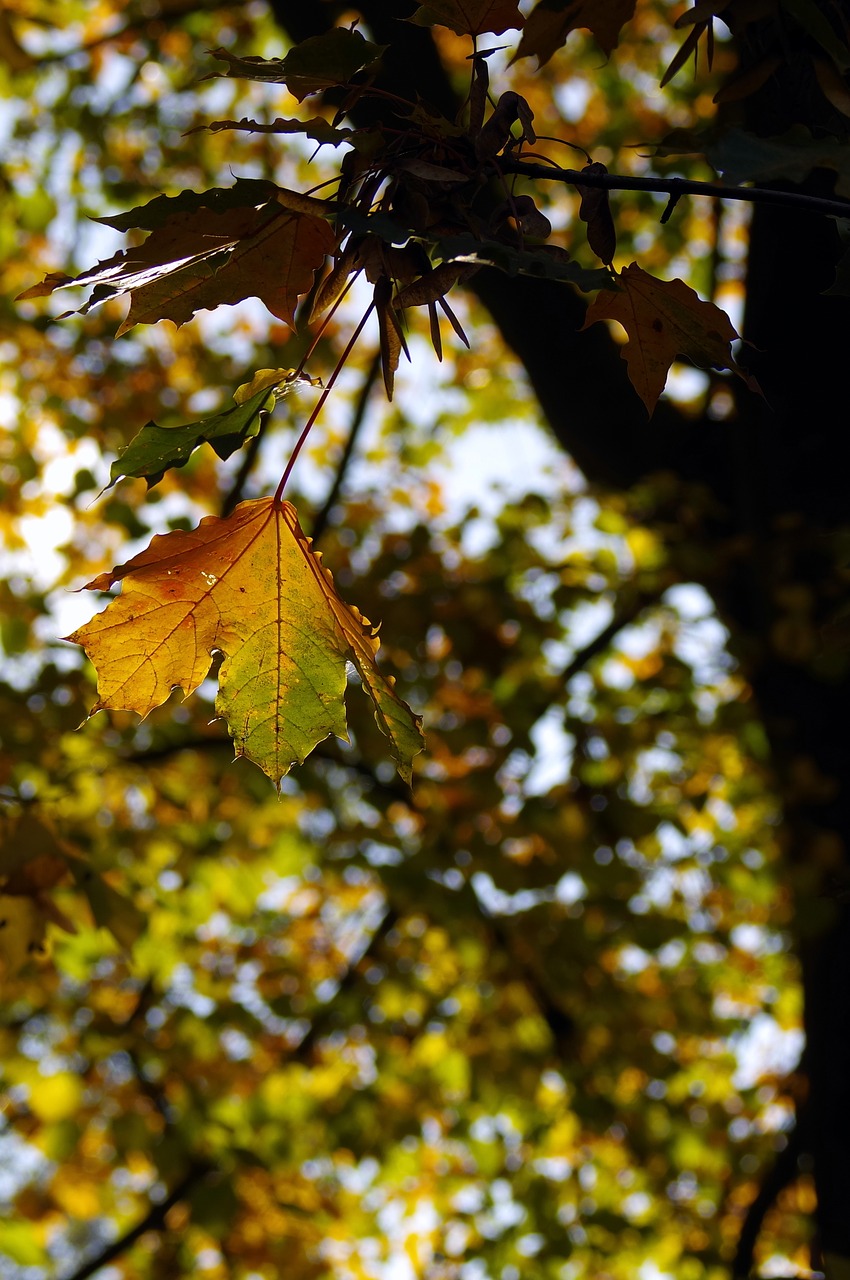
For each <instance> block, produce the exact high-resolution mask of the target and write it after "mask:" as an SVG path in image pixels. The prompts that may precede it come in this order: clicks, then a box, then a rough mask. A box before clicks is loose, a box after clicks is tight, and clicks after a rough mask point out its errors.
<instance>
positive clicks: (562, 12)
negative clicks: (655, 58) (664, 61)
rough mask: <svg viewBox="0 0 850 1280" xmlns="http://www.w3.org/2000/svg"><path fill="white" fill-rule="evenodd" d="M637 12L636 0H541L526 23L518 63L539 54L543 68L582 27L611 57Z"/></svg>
mask: <svg viewBox="0 0 850 1280" xmlns="http://www.w3.org/2000/svg"><path fill="white" fill-rule="evenodd" d="M634 11H635V0H538V4H537V5H536V6H535V7H534V9H532V11H531V13H530V14H529V15H528V17H527V18H526V20H525V27H524V29H523V33H522V39H521V40H520V43H519V48H518V49H517V52H516V55H515V57H514V62H516V60H517V58H529V57H531V56H532V54H536V56H537V58H538V61H539V63H540V65H541V66H542V65H543V64H544V62H548V61H549V59H550V58H551V57H552V55H553V54H554V53H556V52H557V51H558V49H560V48H562V46H563V45H564V44H566V41H567V37H568V36H569V35H571V34H572V32H573V31H577V30H578V29H579V27H585V28H586V29H587V30H588V31H590V32H592V34H593V35H594V36H595V38H596V40H597V42H598V44H599V46H600V48H601V49H602V50H603V51H604V53H605V54H606V56H609V57H610V55H611V53H612V51H613V50H614V49H616V47H617V44H618V41H619V39H620V28H621V27H622V26H623V25H624V23H626V22H628V21H629V19H630V18H632V17H633V15H634Z"/></svg>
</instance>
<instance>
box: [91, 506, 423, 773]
mask: <svg viewBox="0 0 850 1280" xmlns="http://www.w3.org/2000/svg"><path fill="white" fill-rule="evenodd" d="M116 582H121V583H123V590H122V593H121V595H120V596H119V597H118V598H117V599H116V600H113V601H112V602H111V604H110V605H109V606H108V607H107V609H105V610H104V612H103V613H101V614H98V615H97V616H96V617H95V618H93V619H92V620H91V622H89V623H87V624H86V625H85V626H84V627H81V628H80V629H79V630H78V631H75V632H74V634H73V635H72V636H69V637H68V639H69V640H73V641H74V642H75V643H77V644H81V645H82V646H83V647H84V648H85V650H86V652H87V654H88V655H89V657H90V658H91V660H92V662H93V663H94V665H95V668H96V669H97V673H98V701H97V704H96V705H95V706H94V707H93V708H92V714H94V712H95V711H99V710H101V709H102V708H111V709H113V710H126V711H137V712H138V713H139V714H140V715H142V716H146V715H147V714H148V712H150V711H152V710H153V708H154V707H157V706H159V705H160V704H161V703H163V702H165V700H166V699H167V698H168V696H169V694H170V693H171V691H172V689H174V688H180V689H182V690H183V692H184V693H185V694H186V695H188V694H190V693H191V692H192V691H193V690H194V689H197V687H198V685H199V684H200V683H201V681H202V680H203V679H204V678H205V677H206V675H207V672H208V671H209V668H210V661H211V656H212V655H213V654H214V653H216V652H220V653H222V654H224V659H225V660H224V662H223V663H222V666H221V670H220V672H219V692H218V697H217V699H216V711H217V712H218V714H219V716H221V717H222V718H223V719H224V720H225V721H226V722H227V727H228V730H229V732H230V734H231V736H232V738H233V741H234V746H235V748H236V754H237V755H238V756H239V755H245V756H247V757H248V759H249V760H253V761H254V762H255V763H256V764H258V765H259V766H260V768H261V769H263V771H264V772H265V773H267V774H268V776H269V777H270V778H271V779H272V781H273V782H274V783H275V784H278V783H279V782H280V779H281V778H282V777H283V775H284V774H285V773H287V772H288V771H289V769H290V768H291V767H292V765H293V764H295V763H298V764H300V763H302V762H303V761H304V759H305V758H306V757H307V756H308V755H309V753H310V752H311V751H312V750H313V748H314V747H315V746H317V744H318V743H319V742H322V741H323V740H324V739H325V738H327V737H328V736H329V735H330V734H336V735H337V737H340V738H344V739H347V737H348V735H347V730H346V719H345V705H344V694H345V686H346V679H347V676H346V664H347V663H349V662H350V663H352V665H353V666H354V668H355V669H356V671H357V673H358V674H359V676H360V679H361V680H362V682H363V687H364V689H365V690H366V692H367V693H368V694H369V696H370V698H371V699H372V701H373V703H374V706H375V718H376V720H377V722H378V726H379V728H380V729H381V730H382V732H383V733H384V734H385V735H386V736H387V738H389V741H390V746H391V750H392V754H393V756H394V758H395V760H396V763H397V766H398V770H399V773H400V774H401V776H402V777H403V778H404V779H405V780H406V781H408V782H409V781H410V777H411V761H412V759H413V756H414V755H416V753H417V752H418V751H421V749H422V746H423V739H422V731H421V728H420V720H419V717H418V716H415V715H414V714H413V712H412V711H411V710H410V708H409V707H408V706H407V704H406V703H405V702H403V701H402V700H401V698H399V696H398V694H397V693H396V692H395V690H394V688H393V680H392V678H391V677H389V676H384V675H382V673H381V672H380V670H379V669H378V666H377V664H376V661H375V658H376V654H377V652H378V647H379V641H378V638H377V628H375V627H373V626H372V625H371V624H370V622H369V621H368V619H366V618H364V617H363V616H362V615H361V614H360V613H359V612H358V610H357V609H355V608H352V607H351V606H349V605H347V604H345V603H344V601H343V600H342V599H341V598H340V596H339V595H338V594H337V592H336V588H335V587H334V584H333V579H332V578H331V575H330V573H329V572H328V570H327V569H325V568H323V566H322V563H321V557H320V556H319V555H318V554H317V553H316V552H314V551H313V550H312V548H311V545H310V540H309V539H308V538H307V537H305V535H304V533H303V532H302V530H301V527H300V526H299V524H298V518H297V515H296V512H295V508H294V507H293V506H292V504H291V503H289V502H285V501H278V500H276V499H274V498H263V499H259V500H256V501H251V502H243V503H241V504H240V505H239V506H238V507H237V508H236V510H235V511H234V512H233V513H232V515H230V516H227V517H226V518H222V517H220V516H207V517H206V518H205V519H204V520H202V521H201V523H200V525H199V526H198V527H197V529H193V530H191V531H189V532H184V531H183V530H177V531H175V532H173V533H167V534H160V535H157V536H156V537H155V538H153V540H152V541H151V544H150V546H149V547H147V548H146V550H144V551H142V552H141V553H140V554H139V555H137V556H134V557H133V559H132V560H129V561H128V562H127V563H126V564H124V565H119V566H118V567H117V568H115V569H113V570H112V571H111V572H110V573H104V574H101V575H100V576H99V577H97V578H95V579H94V580H93V581H92V582H90V583H89V584H88V586H89V588H91V589H93V590H98V591H105V590H107V589H108V588H109V587H111V586H113V585H114V584H115V583H116Z"/></svg>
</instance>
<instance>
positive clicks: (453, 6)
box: [410, 0, 523, 36]
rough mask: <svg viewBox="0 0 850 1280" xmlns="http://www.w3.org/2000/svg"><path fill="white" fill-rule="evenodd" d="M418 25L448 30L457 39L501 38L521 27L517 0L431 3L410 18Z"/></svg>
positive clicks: (442, 0) (436, 0) (468, 0)
mask: <svg viewBox="0 0 850 1280" xmlns="http://www.w3.org/2000/svg"><path fill="white" fill-rule="evenodd" d="M410 21H411V22H415V23H416V24H417V25H418V26H422V27H431V26H435V25H436V26H441V27H450V28H451V30H452V31H455V32H456V33H457V34H458V35H459V36H480V35H483V34H484V33H485V32H489V33H491V34H492V35H501V33H502V32H503V31H507V30H509V29H512V28H518V27H521V26H522V21H523V20H522V14H521V13H520V11H519V7H518V5H517V4H516V0H431V2H430V4H421V5H420V6H419V8H418V9H417V10H416V12H415V13H414V15H413V17H412V18H411V19H410Z"/></svg>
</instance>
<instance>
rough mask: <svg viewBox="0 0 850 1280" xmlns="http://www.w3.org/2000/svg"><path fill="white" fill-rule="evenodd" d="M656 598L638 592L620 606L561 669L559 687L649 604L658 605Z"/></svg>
mask: <svg viewBox="0 0 850 1280" xmlns="http://www.w3.org/2000/svg"><path fill="white" fill-rule="evenodd" d="M658 598H659V597H658V596H656V595H649V594H644V593H642V592H639V593H638V594H637V595H636V596H634V598H633V599H632V600H630V601H629V602H628V604H625V605H622V606H621V607H620V608H619V609H618V610H617V611H616V612H615V614H614V616H613V618H612V619H611V621H610V622H609V623H608V625H607V626H606V627H603V628H602V630H601V631H600V632H599V633H598V635H595V636H594V637H593V639H592V640H590V641H588V643H587V644H586V645H585V646H584V648H583V649H579V650H578V652H577V653H575V654H574V655H573V657H572V658H570V660H569V662H568V663H567V665H566V666H565V667H563V668H562V669H561V670H560V671H559V672H558V675H557V680H558V684H559V686H563V685H566V684H568V683H569V681H570V680H572V678H573V676H576V675H578V673H579V672H580V671H583V670H584V668H585V667H586V666H587V665H588V663H589V662H592V661H593V659H594V658H598V657H599V655H600V654H601V653H604V652H605V650H606V649H608V648H609V647H610V644H611V641H612V640H613V639H614V637H615V636H616V635H618V634H619V632H621V631H622V630H623V629H624V628H625V627H628V626H630V625H631V624H632V623H633V622H636V621H637V619H638V618H639V617H640V615H641V614H642V613H643V611H644V609H646V608H647V607H648V606H649V605H651V604H657V603H658Z"/></svg>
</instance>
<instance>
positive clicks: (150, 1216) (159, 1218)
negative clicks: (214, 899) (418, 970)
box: [66, 907, 398, 1280]
mask: <svg viewBox="0 0 850 1280" xmlns="http://www.w3.org/2000/svg"><path fill="white" fill-rule="evenodd" d="M397 922H398V916H397V914H396V912H395V911H394V910H393V909H392V908H391V907H390V908H388V909H387V910H386V911H385V912H384V915H383V916H382V917H381V920H380V922H379V924H378V926H377V928H376V929H375V930H374V931H373V932H372V934H371V935H370V937H369V941H368V942H367V944H366V946H365V947H364V948H363V949H362V950H361V951H360V952H359V953H358V954H357V955H356V956H353V957H352V958H351V960H350V961H349V963H348V965H347V967H346V970H345V972H344V974H343V975H342V977H341V978H340V980H339V983H338V985H337V989H336V992H335V994H334V997H333V999H332V1000H330V1001H329V1002H328V1003H327V1005H326V1006H325V1007H324V1008H323V1009H322V1011H321V1013H320V1015H319V1016H318V1017H315V1018H314V1019H313V1021H312V1023H311V1024H310V1027H309V1028H308V1030H307V1032H306V1034H305V1035H304V1036H303V1037H302V1039H301V1040H299V1042H298V1044H297V1045H295V1047H294V1048H293V1050H292V1052H291V1053H290V1054H289V1056H288V1061H294V1062H305V1061H306V1059H307V1058H308V1056H309V1054H310V1053H311V1052H312V1050H313V1048H314V1046H315V1044H316V1041H317V1040H318V1038H319V1037H320V1036H321V1035H322V1034H323V1033H324V1031H325V1029H326V1028H327V1026H328V1022H329V1020H330V1018H331V1017H332V1016H333V1012H334V1008H335V1006H336V1002H337V1000H338V999H339V997H340V996H341V995H343V994H344V993H345V992H347V991H349V990H350V989H351V988H352V987H353V986H354V983H355V982H356V981H357V976H358V972H359V969H360V966H361V965H362V963H363V961H364V960H365V959H366V958H367V957H368V956H369V955H371V954H372V952H373V951H374V950H375V948H376V947H377V946H378V945H379V944H380V943H381V942H382V941H383V940H384V938H386V936H387V934H388V933H389V932H390V930H391V929H392V928H393V927H394V925H395V924H396V923H397ZM215 1171H216V1166H215V1165H214V1164H213V1163H212V1162H211V1161H209V1160H194V1161H192V1163H191V1164H190V1165H189V1169H188V1171H187V1172H186V1173H185V1174H184V1176H183V1177H182V1178H181V1179H180V1181H179V1182H178V1183H176V1185H175V1186H174V1187H173V1188H172V1190H171V1191H170V1192H169V1193H168V1195H167V1196H166V1197H165V1199H164V1200H162V1201H161V1202H160V1203H159V1204H152V1205H151V1206H150V1208H149V1209H148V1212H147V1213H146V1214H145V1216H144V1217H143V1218H142V1219H141V1221H140V1222H137V1223H136V1225H135V1226H134V1227H131V1228H130V1229H129V1231H125V1233H124V1234H123V1235H122V1236H119V1237H118V1239H117V1240H113V1241H112V1242H111V1243H110V1244H108V1245H107V1246H106V1247H105V1248H104V1249H102V1250H101V1252H100V1253H99V1254H98V1255H97V1257H95V1258H91V1259H90V1260H89V1261H88V1262H85V1263H83V1265H82V1266H81V1267H79V1268H78V1269H77V1270H76V1271H75V1272H73V1274H72V1275H70V1276H67V1277H66V1280H88V1277H89V1276H93V1275H95V1273H96V1272H98V1271H100V1270H101V1269H102V1268H103V1267H107V1266H109V1264H110V1263H111V1262H114V1261H115V1259H116V1258H120V1257H121V1256H122V1254H124V1253H126V1252H127V1250H128V1249H130V1248H132V1246H133V1245H134V1244H135V1243H136V1241H137V1240H139V1239H140V1238H141V1237H142V1236H143V1235H145V1234H146V1233H147V1232H148V1231H162V1230H163V1229H164V1227H165V1226H166V1222H165V1219H166V1217H167V1216H168V1212H169V1210H170V1209H173V1208H174V1206H175V1205H176V1204H179V1202H180V1201H181V1200H185V1198H186V1196H187V1195H188V1193H189V1192H190V1191H191V1190H192V1188H193V1187H194V1186H196V1185H197V1183H199V1182H201V1181H202V1180H203V1179H204V1178H206V1177H207V1176H208V1175H209V1174H211V1173H214V1172H215Z"/></svg>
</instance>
